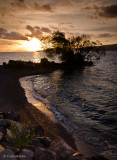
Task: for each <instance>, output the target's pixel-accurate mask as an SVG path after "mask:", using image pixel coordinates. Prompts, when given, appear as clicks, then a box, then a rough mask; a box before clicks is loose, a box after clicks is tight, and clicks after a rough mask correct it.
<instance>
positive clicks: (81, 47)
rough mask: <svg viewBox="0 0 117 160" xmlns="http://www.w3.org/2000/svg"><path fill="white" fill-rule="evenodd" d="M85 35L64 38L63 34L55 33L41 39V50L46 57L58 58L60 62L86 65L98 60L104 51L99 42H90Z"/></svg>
mask: <svg viewBox="0 0 117 160" xmlns="http://www.w3.org/2000/svg"><path fill="white" fill-rule="evenodd" d="M86 38H87V37H86V36H85V35H83V36H77V37H71V38H66V37H65V33H64V32H60V31H55V32H53V33H52V35H51V36H46V37H43V38H42V42H43V49H44V51H45V52H46V54H47V56H48V57H53V56H58V57H59V58H60V60H61V62H65V63H72V64H73V63H74V64H80V65H81V64H86V63H90V62H93V60H96V59H99V58H100V55H101V54H104V53H105V52H104V49H103V47H102V44H101V43H100V42H99V41H96V42H94V41H90V40H88V39H86Z"/></svg>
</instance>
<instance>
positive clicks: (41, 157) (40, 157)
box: [35, 147, 56, 160]
mask: <svg viewBox="0 0 117 160" xmlns="http://www.w3.org/2000/svg"><path fill="white" fill-rule="evenodd" d="M35 160H56V158H55V156H54V153H52V152H50V151H49V150H47V149H42V148H39V147H38V148H36V150H35Z"/></svg>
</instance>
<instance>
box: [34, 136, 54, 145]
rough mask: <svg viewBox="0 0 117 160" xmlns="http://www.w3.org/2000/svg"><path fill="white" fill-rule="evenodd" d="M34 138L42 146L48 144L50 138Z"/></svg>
mask: <svg viewBox="0 0 117 160" xmlns="http://www.w3.org/2000/svg"><path fill="white" fill-rule="evenodd" d="M35 139H38V140H39V141H40V143H41V144H43V146H44V147H49V146H50V143H51V140H50V139H49V137H35Z"/></svg>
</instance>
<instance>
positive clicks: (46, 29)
mask: <svg viewBox="0 0 117 160" xmlns="http://www.w3.org/2000/svg"><path fill="white" fill-rule="evenodd" d="M41 31H42V32H46V33H51V30H50V29H48V28H46V27H42V28H41Z"/></svg>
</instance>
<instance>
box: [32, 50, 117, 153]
mask: <svg viewBox="0 0 117 160" xmlns="http://www.w3.org/2000/svg"><path fill="white" fill-rule="evenodd" d="M29 79H30V81H31V82H32V84H33V91H34V96H35V98H37V99H38V100H41V101H42V102H43V103H44V104H46V106H47V107H48V108H49V109H50V110H52V111H53V112H54V113H55V116H56V117H57V119H59V120H60V121H62V122H64V123H65V124H66V125H68V126H69V127H72V128H73V129H74V130H75V132H77V133H78V135H80V137H81V138H83V139H84V140H86V141H87V142H89V143H90V144H92V145H93V146H96V147H97V148H98V150H99V151H101V152H102V153H103V154H108V155H111V156H115V155H116V153H117V146H116V144H117V143H116V142H117V52H107V56H106V57H105V56H104V57H102V59H101V60H100V61H98V62H97V63H96V64H95V66H92V67H85V68H84V69H82V70H76V71H72V70H68V71H61V70H57V71H54V72H53V73H51V74H46V75H38V76H32V77H30V78H29Z"/></svg>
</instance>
